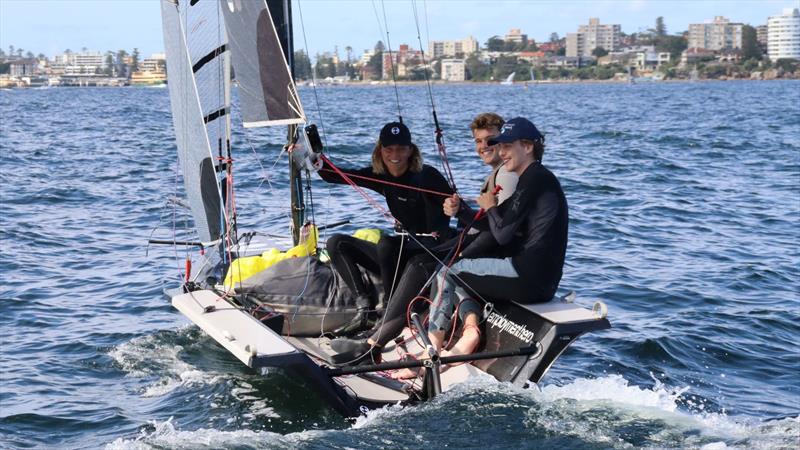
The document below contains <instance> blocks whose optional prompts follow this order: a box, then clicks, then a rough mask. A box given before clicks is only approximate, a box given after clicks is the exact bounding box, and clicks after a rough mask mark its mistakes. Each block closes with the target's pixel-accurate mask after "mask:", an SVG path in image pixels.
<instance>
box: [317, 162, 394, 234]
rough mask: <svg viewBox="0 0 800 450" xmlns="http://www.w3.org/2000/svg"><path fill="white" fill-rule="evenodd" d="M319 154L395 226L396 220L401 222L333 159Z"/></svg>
mask: <svg viewBox="0 0 800 450" xmlns="http://www.w3.org/2000/svg"><path fill="white" fill-rule="evenodd" d="M319 156H320V158H322V160H323V161H325V162H326V163H328V165H329V166H331V168H333V171H334V172H335V173H336V174H337V175H339V176H340V177H342V179H343V180H344V181H345V183H347V184H349V185H350V186H352V187H353V189H355V190H356V192H358V193H359V194H361V196H362V197H364V199H365V200H367V202H368V203H369V204H370V205H372V207H373V208H375V209H377V210H378V211H380V213H381V214H383V215H384V216H386V218H387V219H389V220H390V221H391V222H392V226H394V224H395V223H396V222H399V221H398V220H397V219H395V217H394V216H393V215H392V213H391V212H389V211H388V210H387V209H386V208H384V207H382V206H381V205H380V203H378V202H376V201H375V199H373V198H372V197H370V195H369V194H367V192H366V191H364V189H362V188H361V186H359V185H357V184H356V183H355V182H354V181H353V180H351V179H350V175H348V174H346V173H344V172H342V170H341V169H339V168H338V167H336V166H335V165H334V164H333V163H332V162H331V160H330V159H328V157H327V156H325V155H324V154H320V155H319Z"/></svg>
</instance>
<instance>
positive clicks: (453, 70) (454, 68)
mask: <svg viewBox="0 0 800 450" xmlns="http://www.w3.org/2000/svg"><path fill="white" fill-rule="evenodd" d="M466 69H467V65H466V62H465V61H464V60H463V59H443V60H442V80H445V81H464V80H466V79H467V70H466Z"/></svg>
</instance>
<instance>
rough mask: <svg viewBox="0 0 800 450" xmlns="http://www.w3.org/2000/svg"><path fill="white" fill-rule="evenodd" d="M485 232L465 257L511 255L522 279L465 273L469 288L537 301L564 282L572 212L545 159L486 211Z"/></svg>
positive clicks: (490, 294) (495, 297)
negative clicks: (562, 279)
mask: <svg viewBox="0 0 800 450" xmlns="http://www.w3.org/2000/svg"><path fill="white" fill-rule="evenodd" d="M487 219H488V223H489V228H490V230H489V231H481V232H480V233H479V234H478V236H477V237H476V238H475V240H474V241H473V242H471V243H470V244H469V245H468V246H467V247H466V248H465V249H464V251H463V252H462V253H461V258H487V257H489V258H506V257H511V258H512V259H511V263H512V265H513V266H514V269H515V270H516V272H517V274H519V277H517V278H508V277H498V276H493V275H474V274H470V273H466V272H461V273H460V274H459V277H460V278H461V279H462V280H463V281H464V282H465V283H466V284H467V287H468V288H470V289H473V290H475V291H476V292H477V293H478V294H480V295H481V296H482V297H484V298H487V299H492V300H495V301H496V300H500V301H502V300H504V299H505V300H509V299H510V300H514V301H517V302H520V303H537V302H545V301H548V300H550V299H551V298H552V297H553V295H555V292H556V289H557V288H558V283H559V282H560V281H561V274H562V269H563V267H564V257H565V255H566V250H567V231H568V227H569V212H568V207H567V200H566V197H565V196H564V192H563V191H562V189H561V184H560V183H559V182H558V179H557V178H556V176H555V175H553V173H552V172H550V171H549V170H548V169H547V168H546V167H544V166H543V165H541V163H538V162H534V163H532V164H531V165H530V166H528V167H527V168H526V169H525V171H524V172H523V173H522V175H521V176H520V177H519V182H518V184H517V188H516V190H515V191H514V194H513V195H512V196H511V197H510V198H509V199H508V200H506V201H505V202H503V204H502V205H499V206H497V207H494V208H490V209H489V210H488V211H487Z"/></svg>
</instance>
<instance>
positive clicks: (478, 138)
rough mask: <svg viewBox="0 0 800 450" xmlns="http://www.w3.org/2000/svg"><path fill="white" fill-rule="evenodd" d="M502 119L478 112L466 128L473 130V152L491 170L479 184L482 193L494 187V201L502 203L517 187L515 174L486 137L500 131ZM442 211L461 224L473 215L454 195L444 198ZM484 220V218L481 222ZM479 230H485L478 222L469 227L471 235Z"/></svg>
mask: <svg viewBox="0 0 800 450" xmlns="http://www.w3.org/2000/svg"><path fill="white" fill-rule="evenodd" d="M503 123H504V121H503V118H502V117H500V116H499V115H497V114H495V113H492V112H485V113H481V114H478V115H477V116H475V118H474V119H472V123H470V124H469V128H470V129H471V130H472V138H473V140H474V142H475V151H476V152H477V153H478V157H479V158H480V159H481V160H482V161H483V163H484V164H486V165H487V166H490V167H491V168H492V172H491V173H490V174H489V175H488V176H487V177H486V180H485V181H484V182H483V186H482V187H481V191H480V192H481V194H483V193H484V192H494V190H495V187H496V186H500V187H501V188H502V190H501V191H500V192H499V193H498V194H497V203H498V204H501V203H503V202H504V201H505V200H506V199H507V198H509V197H511V194H513V193H514V189H515V188H516V186H517V179H518V176H517V174H516V173H514V172H510V171H509V170H507V169H506V168H505V167H504V166H503V161H502V160H501V159H500V154H499V153H498V151H497V146H494V145H489V139H491V138H493V137H495V136H497V135H498V134H500V128H501V127H502V126H503ZM444 213H445V214H447V215H448V216H450V217H456V218H458V219H459V220H460V221H461V223H463V224H469V223H470V222H472V220H473V218H474V217H475V211H474V210H473V209H472V208H470V207H469V206H467V204H466V203H464V202H461V200H460V199H459V197H458V196H457V195H456V194H453V196H452V197H450V198H447V199H446V200H445V201H444ZM482 222H483V221H482ZM479 229H486V228H485V227H484V226H481V225H479V224H477V223H476V224H473V226H472V228H471V229H470V230H469V232H470V234H475V233H477V232H478V230H479Z"/></svg>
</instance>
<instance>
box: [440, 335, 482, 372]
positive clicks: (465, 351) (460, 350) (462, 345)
mask: <svg viewBox="0 0 800 450" xmlns="http://www.w3.org/2000/svg"><path fill="white" fill-rule="evenodd" d="M480 343H481V330H480V329H479V328H478V327H476V326H474V325H473V326H465V327H464V331H463V332H462V333H461V338H460V339H459V340H458V342H456V345H454V346H452V347H451V348H450V350H444V351H442V353H441V355H442V357H445V356H456V355H469V354H472V353H473V352H474V351H475V349H477V348H478V344H480ZM451 365H456V364H451Z"/></svg>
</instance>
